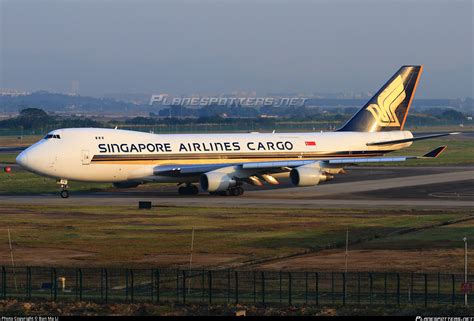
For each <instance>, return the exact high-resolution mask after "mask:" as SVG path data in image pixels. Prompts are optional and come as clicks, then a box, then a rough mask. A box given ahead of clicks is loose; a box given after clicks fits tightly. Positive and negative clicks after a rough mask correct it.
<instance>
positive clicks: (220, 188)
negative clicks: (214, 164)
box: [199, 172, 237, 192]
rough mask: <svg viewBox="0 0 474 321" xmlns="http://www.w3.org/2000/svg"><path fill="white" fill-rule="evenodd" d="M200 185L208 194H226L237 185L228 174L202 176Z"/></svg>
mask: <svg viewBox="0 0 474 321" xmlns="http://www.w3.org/2000/svg"><path fill="white" fill-rule="evenodd" d="M199 184H200V185H201V188H202V189H203V190H204V191H206V192H224V191H226V190H228V189H229V188H230V187H234V186H235V185H236V184H237V183H236V181H235V180H234V179H232V178H231V177H230V176H229V175H227V174H226V173H221V172H208V173H205V174H202V175H201V177H200V178H199Z"/></svg>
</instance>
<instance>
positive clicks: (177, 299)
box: [176, 269, 179, 303]
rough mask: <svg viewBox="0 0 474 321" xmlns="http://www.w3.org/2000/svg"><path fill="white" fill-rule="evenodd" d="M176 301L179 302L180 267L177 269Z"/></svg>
mask: <svg viewBox="0 0 474 321" xmlns="http://www.w3.org/2000/svg"><path fill="white" fill-rule="evenodd" d="M176 302H178V303H179V269H176Z"/></svg>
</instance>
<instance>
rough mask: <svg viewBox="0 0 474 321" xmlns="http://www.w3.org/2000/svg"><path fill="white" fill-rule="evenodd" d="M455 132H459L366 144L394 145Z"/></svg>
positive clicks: (444, 134)
mask: <svg viewBox="0 0 474 321" xmlns="http://www.w3.org/2000/svg"><path fill="white" fill-rule="evenodd" d="M457 134H460V133H459V132H454V133H439V134H432V135H425V136H418V137H412V138H404V139H396V140H386V141H382V142H373V143H367V144H366V145H367V146H380V145H394V144H402V143H408V142H414V141H417V140H424V139H431V138H437V137H443V136H449V135H457Z"/></svg>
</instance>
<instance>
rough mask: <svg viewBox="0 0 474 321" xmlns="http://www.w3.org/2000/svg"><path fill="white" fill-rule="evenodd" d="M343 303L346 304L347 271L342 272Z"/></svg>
mask: <svg viewBox="0 0 474 321" xmlns="http://www.w3.org/2000/svg"><path fill="white" fill-rule="evenodd" d="M342 305H346V272H343V273H342Z"/></svg>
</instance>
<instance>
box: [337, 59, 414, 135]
mask: <svg viewBox="0 0 474 321" xmlns="http://www.w3.org/2000/svg"><path fill="white" fill-rule="evenodd" d="M422 72H423V66H421V65H420V66H402V67H401V68H400V69H399V70H398V71H397V72H396V73H395V74H394V75H393V76H392V77H391V78H390V80H389V81H387V82H386V83H385V85H384V86H383V87H382V88H381V89H380V90H379V91H378V92H377V93H376V94H375V95H374V96H373V97H372V98H371V99H370V100H369V101H368V102H367V103H366V104H365V105H364V107H362V108H361V109H360V110H359V111H357V113H356V114H355V115H354V116H352V118H351V119H350V120H349V121H348V122H347V123H345V124H344V126H342V127H341V128H340V129H338V131H357V132H379V131H391V130H403V127H404V126H405V121H406V118H407V115H408V111H409V110H410V105H411V102H412V100H413V96H414V95H415V91H416V86H417V84H418V80H419V78H420V76H421V73H422Z"/></svg>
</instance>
